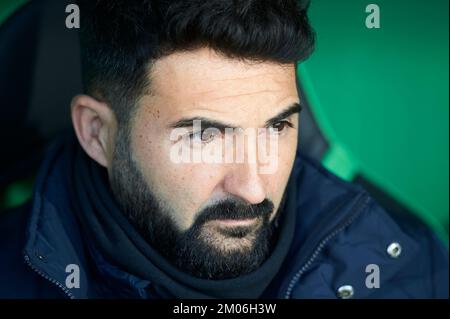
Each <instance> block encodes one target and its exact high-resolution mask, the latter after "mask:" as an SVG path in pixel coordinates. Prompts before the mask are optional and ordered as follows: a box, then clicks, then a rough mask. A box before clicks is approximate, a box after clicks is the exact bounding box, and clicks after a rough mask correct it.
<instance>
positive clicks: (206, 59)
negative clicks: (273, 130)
mask: <svg viewBox="0 0 450 319" xmlns="http://www.w3.org/2000/svg"><path fill="white" fill-rule="evenodd" d="M149 77H150V83H151V84H150V91H151V98H152V99H153V102H156V103H153V104H161V105H162V104H164V105H170V108H168V110H167V111H169V112H170V111H172V112H176V113H178V114H179V113H180V112H187V113H189V112H190V111H192V112H195V111H199V110H203V111H205V112H217V113H227V112H234V113H235V112H236V111H238V112H245V111H246V110H247V111H252V110H251V109H252V108H254V107H259V109H260V110H261V109H264V108H267V109H269V108H273V107H277V106H279V107H285V106H286V105H287V104H288V103H292V102H295V101H296V100H297V99H298V97H297V90H296V82H295V67H294V65H293V64H292V65H281V64H278V63H273V62H249V61H242V60H238V59H231V58H227V57H224V56H223V55H221V54H218V53H216V52H215V51H212V50H210V49H206V48H204V49H199V50H195V51H189V52H178V53H174V54H171V55H169V56H166V57H164V58H161V59H159V60H157V61H156V62H155V63H154V64H153V66H152V68H151V72H150V74H149ZM144 98H145V97H144ZM158 102H160V103H158Z"/></svg>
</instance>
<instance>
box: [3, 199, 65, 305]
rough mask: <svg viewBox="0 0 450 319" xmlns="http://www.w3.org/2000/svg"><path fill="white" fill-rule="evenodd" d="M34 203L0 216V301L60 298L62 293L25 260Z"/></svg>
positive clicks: (10, 210) (28, 203)
mask: <svg viewBox="0 0 450 319" xmlns="http://www.w3.org/2000/svg"><path fill="white" fill-rule="evenodd" d="M30 213H31V202H27V203H25V204H24V205H22V206H20V207H17V208H14V209H9V210H6V211H4V212H2V213H1V214H0V260H1V262H0V298H42V297H44V296H45V297H47V298H52V296H53V298H58V297H61V294H60V293H59V292H58V291H57V290H55V289H53V287H52V286H51V285H50V283H49V282H47V281H46V280H45V279H44V278H43V277H42V276H40V275H39V274H37V273H36V272H35V271H33V269H31V267H30V266H29V265H27V263H26V260H25V257H24V252H23V249H24V246H25V242H26V238H27V236H26V234H27V226H28V221H29V217H30Z"/></svg>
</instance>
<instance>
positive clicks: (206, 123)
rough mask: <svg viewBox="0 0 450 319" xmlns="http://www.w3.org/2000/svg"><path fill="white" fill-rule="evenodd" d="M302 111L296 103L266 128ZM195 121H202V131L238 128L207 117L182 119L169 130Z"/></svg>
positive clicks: (275, 117) (191, 124)
mask: <svg viewBox="0 0 450 319" xmlns="http://www.w3.org/2000/svg"><path fill="white" fill-rule="evenodd" d="M301 110H302V107H301V105H300V104H299V103H294V104H292V105H291V106H289V107H287V108H286V109H285V110H284V111H282V112H281V113H279V114H278V115H276V116H274V117H272V118H271V119H269V120H267V121H266V127H270V126H272V125H274V124H275V123H278V122H280V121H281V120H284V119H286V118H288V117H289V116H291V115H293V114H296V113H300V111H301ZM194 121H201V124H202V129H207V128H217V129H219V130H220V131H222V132H224V131H225V129H226V128H231V129H235V128H237V126H235V125H232V124H229V123H224V122H220V121H216V120H212V119H209V118H206V117H201V116H194V117H189V118H182V119H180V120H178V121H176V122H174V123H172V124H170V125H169V128H180V127H192V126H193V122H194Z"/></svg>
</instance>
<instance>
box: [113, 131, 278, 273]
mask: <svg viewBox="0 0 450 319" xmlns="http://www.w3.org/2000/svg"><path fill="white" fill-rule="evenodd" d="M129 136H130V135H129V133H128V132H127V130H125V129H119V131H118V134H117V139H116V141H117V142H116V147H115V149H114V156H113V162H112V167H111V173H110V186H111V190H112V193H113V195H114V197H115V199H116V201H117V203H118V205H119V207H120V208H121V210H122V212H123V213H124V214H125V216H126V217H127V218H128V220H129V221H130V222H131V224H132V225H133V226H134V227H135V228H136V229H137V230H138V232H139V233H140V234H141V236H142V237H143V238H144V239H145V240H146V241H147V242H148V243H149V245H150V246H151V247H152V248H153V249H155V250H156V251H158V253H159V254H161V255H162V256H164V257H165V258H166V259H167V260H168V261H169V262H170V263H172V264H173V265H174V266H175V267H177V268H178V269H180V270H182V271H184V272H186V273H188V274H191V275H193V276H195V277H199V278H204V279H229V278H235V277H238V276H241V275H244V274H247V273H250V272H252V271H254V270H256V269H257V268H258V267H259V266H260V265H261V264H262V263H263V262H264V261H265V260H266V259H267V257H268V255H269V253H270V250H271V242H272V237H273V233H274V228H275V226H274V225H275V222H274V221H270V216H271V214H272V212H273V210H274V205H273V203H272V202H271V201H270V200H269V199H265V200H264V201H262V202H261V203H259V204H255V205H251V204H248V203H246V202H245V201H243V200H242V199H239V198H229V199H226V200H223V201H220V202H217V203H215V204H213V205H211V206H208V207H206V208H204V209H202V210H201V211H199V212H198V213H197V214H196V217H195V220H194V222H193V224H192V226H191V227H189V228H188V229H187V230H185V231H180V230H179V228H178V227H177V225H176V223H175V221H174V220H173V219H172V217H171V216H176V215H175V214H171V208H170V206H169V205H168V204H167V203H165V202H164V201H162V200H161V199H159V198H158V197H157V196H156V195H155V194H154V192H152V191H151V189H152V187H154V186H155V185H149V184H148V183H147V182H146V180H145V178H144V175H143V174H142V172H141V171H140V169H139V166H138V165H137V163H136V162H135V161H134V160H133V156H132V152H131V149H130V145H131V144H130V138H129ZM178 216H179V215H178ZM250 219H253V221H252V222H251V223H248V222H247V221H249V220H250ZM221 220H222V221H226V222H229V221H232V222H233V221H239V220H240V221H243V223H239V222H238V223H234V224H232V225H226V223H221V222H220V221H221ZM274 220H275V218H274Z"/></svg>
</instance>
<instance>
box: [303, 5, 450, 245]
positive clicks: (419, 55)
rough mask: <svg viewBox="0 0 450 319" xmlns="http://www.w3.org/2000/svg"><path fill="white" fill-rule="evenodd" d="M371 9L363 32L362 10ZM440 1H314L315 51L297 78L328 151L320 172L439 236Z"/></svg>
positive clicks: (442, 189) (444, 174) (443, 19)
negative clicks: (387, 202) (371, 23)
mask: <svg viewBox="0 0 450 319" xmlns="http://www.w3.org/2000/svg"><path fill="white" fill-rule="evenodd" d="M370 3H376V4H377V5H378V6H379V8H380V20H381V23H380V26H381V27H380V28H379V29H368V28H366V25H365V19H366V17H367V15H369V14H368V13H366V12H365V8H366V6H367V5H368V4H370ZM448 6H449V2H448V0H432V1H411V0H409V1H407V0H383V1H374V2H371V1H370V2H369V1H362V0H351V1H335V0H316V1H314V0H313V1H312V3H311V7H310V19H311V23H312V25H313V26H314V28H315V30H316V32H317V47H316V51H315V52H314V54H313V55H312V56H311V58H310V59H309V60H308V61H306V62H305V63H303V64H302V65H300V67H299V71H300V72H299V74H300V80H301V82H302V85H303V86H304V87H305V89H306V98H307V99H308V101H309V102H310V104H311V106H312V109H313V113H314V115H315V116H316V117H317V119H318V122H319V126H320V128H321V130H322V132H323V133H324V134H325V136H326V137H327V139H328V140H330V141H331V148H330V150H329V152H328V153H327V154H326V156H325V158H324V160H323V162H324V164H325V165H326V166H327V167H328V168H329V169H331V170H333V171H334V172H336V173H337V174H338V175H340V176H342V177H344V178H347V179H352V178H353V176H354V175H355V174H356V173H360V174H363V175H364V176H366V177H367V178H368V179H369V180H370V181H371V182H373V183H375V184H376V185H377V186H379V187H380V188H382V189H383V190H385V191H387V192H388V193H389V194H391V195H392V196H393V197H394V198H395V199H397V200H398V201H399V202H400V203H402V204H403V205H405V206H406V207H408V208H409V209H411V210H412V211H414V212H417V213H418V214H419V215H420V216H421V217H422V218H423V219H424V220H425V221H426V222H428V223H429V224H431V225H432V226H433V227H434V228H435V229H436V231H438V232H439V234H440V235H441V236H443V237H444V236H447V232H448V212H449V200H448V194H449V141H448V136H449V135H448V131H449V126H448V121H449V119H448V117H449V114H448V113H449V95H448V92H449V91H448V86H449V76H448V67H449V65H448V64H449V62H448V61H449V45H448V36H449V35H448V27H449V26H448V21H449V19H448V9H449V8H448Z"/></svg>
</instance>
